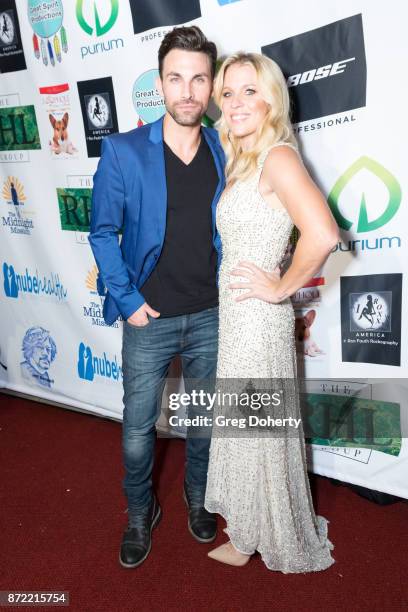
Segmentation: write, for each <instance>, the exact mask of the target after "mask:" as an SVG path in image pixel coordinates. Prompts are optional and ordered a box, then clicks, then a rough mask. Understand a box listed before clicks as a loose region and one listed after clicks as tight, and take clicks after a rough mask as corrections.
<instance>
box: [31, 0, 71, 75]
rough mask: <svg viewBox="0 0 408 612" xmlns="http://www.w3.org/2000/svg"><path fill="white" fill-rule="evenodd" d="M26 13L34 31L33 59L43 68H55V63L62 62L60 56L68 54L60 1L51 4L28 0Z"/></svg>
mask: <svg viewBox="0 0 408 612" xmlns="http://www.w3.org/2000/svg"><path fill="white" fill-rule="evenodd" d="M27 11H28V20H29V22H30V25H31V27H32V29H33V31H34V34H33V50H34V55H35V57H36V58H37V59H38V60H39V61H42V63H43V64H44V66H48V65H51V66H55V65H56V61H57V62H58V63H60V62H61V61H62V54H63V53H67V52H68V38H67V32H66V30H65V27H64V25H63V19H64V7H63V4H62V0H53V2H44V1H43V0H28V2H27Z"/></svg>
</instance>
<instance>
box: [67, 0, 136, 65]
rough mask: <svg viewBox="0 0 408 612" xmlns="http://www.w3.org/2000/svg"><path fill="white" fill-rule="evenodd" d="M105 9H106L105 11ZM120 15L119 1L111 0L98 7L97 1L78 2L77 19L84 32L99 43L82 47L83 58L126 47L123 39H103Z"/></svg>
mask: <svg viewBox="0 0 408 612" xmlns="http://www.w3.org/2000/svg"><path fill="white" fill-rule="evenodd" d="M103 9H105V10H104V11H103ZM118 14H119V0H109V1H108V2H105V4H104V5H102V6H101V5H100V4H99V7H97V5H96V2H95V0H77V3H76V17H77V20H78V23H79V25H80V26H81V28H82V30H83V31H84V32H85V33H86V34H88V36H92V37H96V38H97V39H98V42H95V43H93V44H92V45H83V46H81V58H82V59H85V58H86V57H87V56H88V55H92V56H93V55H97V54H99V53H106V52H109V51H112V50H113V49H118V48H122V47H124V46H125V43H124V40H123V38H114V39H110V40H106V39H102V40H99V38H100V37H103V36H105V35H106V34H107V33H108V32H109V31H110V30H111V29H112V28H113V26H114V25H115V23H116V20H117V18H118Z"/></svg>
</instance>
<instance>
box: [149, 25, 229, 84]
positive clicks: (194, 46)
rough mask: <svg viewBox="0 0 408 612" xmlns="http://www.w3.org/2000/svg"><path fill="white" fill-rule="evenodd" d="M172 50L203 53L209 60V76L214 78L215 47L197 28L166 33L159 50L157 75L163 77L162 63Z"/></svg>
mask: <svg viewBox="0 0 408 612" xmlns="http://www.w3.org/2000/svg"><path fill="white" fill-rule="evenodd" d="M172 49H184V50H185V51H198V52H200V53H205V54H206V55H207V56H208V59H209V60H210V66H211V76H212V78H214V76H215V65H216V61H217V47H216V46H215V44H214V43H213V42H210V41H209V40H207V38H206V37H205V35H204V34H203V32H202V31H201V30H200V28H198V27H197V26H191V27H180V28H174V29H173V30H171V32H167V34H166V36H165V37H164V38H163V41H162V43H161V45H160V48H159V74H160V78H162V76H163V62H164V58H165V57H166V55H167V54H168V53H169V52H170V51H171V50H172Z"/></svg>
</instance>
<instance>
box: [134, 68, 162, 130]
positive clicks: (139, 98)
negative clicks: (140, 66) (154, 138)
mask: <svg viewBox="0 0 408 612" xmlns="http://www.w3.org/2000/svg"><path fill="white" fill-rule="evenodd" d="M158 76H159V71H158V70H157V69H156V68H154V69H152V70H147V71H146V72H144V73H143V74H141V75H140V76H139V77H138V78H137V79H136V81H135V83H134V85H133V92H132V99H133V106H134V107H135V110H136V112H137V114H138V127H140V126H141V125H144V124H145V123H152V122H153V121H156V119H160V117H161V116H162V115H164V113H165V110H166V109H165V106H164V99H163V97H162V96H161V95H160V93H159V90H158V89H157V86H156V80H157V78H158Z"/></svg>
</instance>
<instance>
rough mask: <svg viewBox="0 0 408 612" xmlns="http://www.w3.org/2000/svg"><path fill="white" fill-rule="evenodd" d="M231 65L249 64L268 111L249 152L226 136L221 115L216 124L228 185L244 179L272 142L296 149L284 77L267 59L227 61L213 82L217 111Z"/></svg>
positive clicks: (241, 56)
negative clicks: (223, 153) (223, 152)
mask: <svg viewBox="0 0 408 612" xmlns="http://www.w3.org/2000/svg"><path fill="white" fill-rule="evenodd" d="M233 64H250V65H252V66H253V67H254V68H255V71H256V75H257V79H258V86H259V91H260V93H261V96H262V97H263V99H264V100H265V102H266V103H267V104H268V107H269V108H268V111H267V114H266V116H265V119H264V121H263V123H262V124H261V125H260V126H259V127H258V130H257V134H256V140H255V146H254V148H253V149H251V150H250V151H244V150H243V149H242V147H241V145H240V142H239V141H240V139H239V138H236V137H234V135H233V134H232V133H230V131H229V128H228V126H227V123H226V121H225V118H224V116H223V115H221V117H220V119H219V120H218V121H217V123H216V127H217V128H218V131H219V136H220V141H221V144H222V146H223V148H224V151H225V154H226V158H227V164H226V167H225V176H226V179H227V183H228V184H232V183H234V182H235V181H236V180H237V179H240V180H243V179H246V178H248V176H250V175H251V174H252V173H253V172H254V171H255V170H256V169H257V163H258V159H259V156H260V155H261V153H262V152H263V151H265V149H266V148H267V147H268V146H271V145H273V144H275V143H276V142H287V143H289V144H292V145H295V146H297V145H296V140H295V137H294V134H293V130H292V125H291V122H290V118H289V108H290V101H289V93H288V88H287V86H286V81H285V77H284V76H283V74H282V71H281V69H280V68H279V66H278V64H277V63H276V62H274V61H273V60H271V59H269V58H268V57H265V56H264V55H260V54H259V53H244V52H242V51H240V52H238V53H235V54H234V55H230V56H229V57H227V59H226V60H224V62H223V63H222V65H221V67H220V69H219V71H218V74H217V76H216V78H215V82H214V100H215V102H216V104H217V106H218V107H219V108H220V109H221V104H222V90H223V87H224V80H225V73H226V71H227V70H228V68H229V67H230V66H232V65H233Z"/></svg>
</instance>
